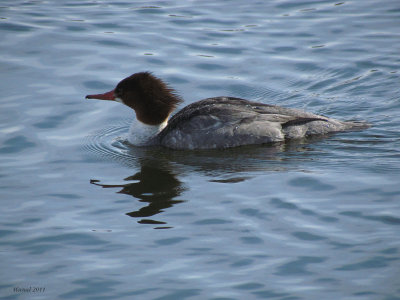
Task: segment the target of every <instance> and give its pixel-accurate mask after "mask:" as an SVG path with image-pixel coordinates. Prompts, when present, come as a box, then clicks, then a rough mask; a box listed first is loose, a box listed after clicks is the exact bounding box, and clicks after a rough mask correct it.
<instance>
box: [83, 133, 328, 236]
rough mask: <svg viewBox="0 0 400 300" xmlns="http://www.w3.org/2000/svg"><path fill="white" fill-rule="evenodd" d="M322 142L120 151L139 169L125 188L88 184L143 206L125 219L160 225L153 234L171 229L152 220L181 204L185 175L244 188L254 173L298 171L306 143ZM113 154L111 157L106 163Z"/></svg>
mask: <svg viewBox="0 0 400 300" xmlns="http://www.w3.org/2000/svg"><path fill="white" fill-rule="evenodd" d="M320 139H322V137H313V138H312V139H303V140H296V141H291V142H286V143H277V144H273V145H253V146H246V147H238V148H231V149H224V150H205V151H175V150H169V149H166V148H161V147H154V148H152V147H149V148H140V147H131V146H130V145H129V146H126V148H122V149H123V150H125V152H124V154H123V156H122V157H123V161H124V164H125V165H127V166H129V167H132V168H134V169H136V170H137V169H139V170H140V171H139V172H136V173H135V174H134V175H132V176H129V177H127V178H124V181H126V182H127V183H124V184H117V185H115V184H114V185H111V184H104V183H100V181H99V180H95V179H92V180H91V181H90V182H91V183H92V184H94V185H97V186H101V187H103V188H120V189H119V190H118V192H117V193H121V194H127V195H131V196H132V197H134V198H135V199H139V201H140V202H144V203H146V204H147V205H146V206H144V207H142V208H140V209H139V210H135V211H131V212H128V213H126V215H128V216H130V217H133V218H139V221H138V223H141V224H155V225H159V226H158V227H156V228H157V229H161V228H171V227H170V226H169V225H166V223H165V222H163V221H159V220H156V219H154V217H153V216H155V215H157V214H160V213H161V212H163V211H164V210H165V209H167V208H170V207H172V206H174V205H175V204H178V203H181V202H184V200H181V199H179V197H180V196H181V194H182V193H183V192H184V191H185V189H186V188H185V186H184V184H183V183H182V182H181V181H180V180H179V179H178V175H177V174H179V176H180V177H181V178H182V177H184V176H185V174H189V173H190V174H193V173H197V174H201V175H202V176H206V177H208V178H209V180H208V181H209V182H213V183H222V184H234V183H237V182H243V181H246V180H248V179H249V178H251V177H252V176H254V175H255V174H256V173H257V172H263V173H264V172H285V171H287V170H290V169H296V168H297V163H296V162H300V161H301V160H303V159H307V158H308V157H310V154H307V153H311V154H312V152H313V150H312V148H310V149H309V148H308V145H309V143H310V142H318V141H319V140H320ZM114 156H115V153H114V152H110V157H114Z"/></svg>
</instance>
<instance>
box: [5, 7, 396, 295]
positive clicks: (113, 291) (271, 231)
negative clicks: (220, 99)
mask: <svg viewBox="0 0 400 300" xmlns="http://www.w3.org/2000/svg"><path fill="white" fill-rule="evenodd" d="M0 6H1V7H0V34H1V40H2V41H1V46H0V53H1V55H0V68H1V73H0V74H1V81H0V86H1V95H2V97H1V99H0V109H1V113H0V120H1V121H0V161H1V162H0V165H1V168H0V187H1V189H0V195H1V196H0V199H1V204H2V209H1V212H0V224H1V228H0V235H1V240H0V243H1V246H0V258H1V260H0V264H1V268H0V270H1V271H0V297H2V298H1V299H400V288H399V286H400V280H399V278H400V261H399V259H400V252H399V251H400V238H399V228H400V227H399V225H400V216H399V214H400V205H399V194H400V187H399V175H400V172H399V171H400V160H399V159H400V152H399V146H400V143H399V137H400V134H399V128H400V101H399V99H400V98H399V95H400V93H399V92H400V86H399V82H400V81H399V74H400V73H399V72H400V70H399V67H400V52H399V50H400V34H399V30H398V29H399V25H400V4H399V3H398V2H397V1H390V0H384V1H379V2H378V1H368V0H367V1H343V2H335V1H304V0H303V1H288V0H282V1H237V0H232V1H154V2H148V1H134V2H133V1H124V0H122V1H118V2H115V1H73V0H60V1H39V0H38V1H33V0H32V1H20V0H13V1H7V0H3V1H2V2H1V4H0ZM146 70H149V71H152V72H154V73H155V74H156V75H157V76H159V77H161V78H163V79H165V80H166V81H167V82H169V83H170V85H171V86H173V87H175V88H176V89H177V91H178V92H179V93H180V94H181V95H182V96H183V98H185V100H186V104H187V103H191V102H193V101H196V100H199V99H202V98H206V97H210V96H220V95H225V96H236V97H243V98H247V99H252V100H257V101H262V102H264V103H270V104H279V105H283V106H288V107H297V108H302V109H305V110H308V111H312V112H315V113H319V114H325V115H329V116H331V117H335V118H338V119H357V120H367V121H368V122H370V123H372V124H373V127H372V128H370V129H368V130H365V131H361V132H351V133H342V134H337V135H334V136H330V137H327V138H322V139H309V140H305V141H297V142H292V143H288V144H283V145H274V146H249V147H242V148H237V149H229V150H224V151H172V150H165V149H161V148H150V149H141V148H132V147H129V146H128V145H126V143H125V142H124V138H123V136H124V134H125V133H126V131H127V129H128V126H129V122H130V119H131V116H132V112H131V111H130V110H129V109H128V108H126V107H123V106H122V105H120V104H118V103H111V102H110V103H108V102H107V103H106V102H102V101H94V100H92V101H89V100H84V96H85V95H86V94H90V93H99V92H105V91H107V90H109V89H111V88H113V87H114V85H115V84H116V83H117V82H118V81H119V80H120V79H122V78H124V77H126V76H127V75H130V74H131V73H134V72H138V71H146ZM35 287H36V288H39V289H36V290H34V288H35Z"/></svg>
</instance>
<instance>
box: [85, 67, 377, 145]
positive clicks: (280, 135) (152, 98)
mask: <svg viewBox="0 0 400 300" xmlns="http://www.w3.org/2000/svg"><path fill="white" fill-rule="evenodd" d="M86 99H100V100H113V101H118V102H120V103H122V104H125V105H127V106H129V107H130V108H133V109H134V111H135V112H136V119H135V120H134V122H133V123H132V125H131V127H130V129H129V135H128V142H129V143H131V144H133V145H136V146H149V145H161V146H165V147H168V148H173V149H212V148H229V147H236V146H242V145H251V144H264V143H274V142H282V141H284V140H287V139H298V138H302V137H305V136H310V135H323V134H327V133H332V132H339V131H346V130H358V129H364V128H367V127H369V126H368V124H366V123H364V122H350V121H349V122H344V121H339V120H336V119H332V118H328V117H325V116H321V115H316V114H312V113H309V112H304V111H302V110H298V109H294V108H285V107H280V106H275V105H269V104H264V103H259V102H253V101H249V100H244V99H240V98H234V97H214V98H207V99H204V100H200V101H197V102H194V103H192V104H190V105H188V106H186V107H184V108H183V109H182V110H180V111H179V112H178V113H176V114H175V115H173V116H172V117H171V118H170V119H169V116H170V115H171V113H172V112H173V111H174V109H175V108H176V107H177V106H178V104H179V103H181V102H182V99H181V98H180V97H179V96H178V95H177V94H176V93H175V91H174V90H173V89H171V88H170V87H169V86H168V85H167V84H165V83H164V82H163V81H162V80H161V79H159V78H157V77H155V76H154V75H152V74H151V73H149V72H140V73H135V74H133V75H131V76H129V77H127V78H125V79H123V80H122V81H120V82H119V83H118V84H117V86H116V88H115V89H113V90H111V91H109V92H107V93H104V94H97V95H87V96H86Z"/></svg>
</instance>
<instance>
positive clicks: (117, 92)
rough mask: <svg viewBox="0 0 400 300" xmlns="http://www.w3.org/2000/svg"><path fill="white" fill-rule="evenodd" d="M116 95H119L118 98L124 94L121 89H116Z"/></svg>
mask: <svg viewBox="0 0 400 300" xmlns="http://www.w3.org/2000/svg"><path fill="white" fill-rule="evenodd" d="M114 94H115V95H117V96H118V95H121V94H122V89H121V88H116V89H115V91H114Z"/></svg>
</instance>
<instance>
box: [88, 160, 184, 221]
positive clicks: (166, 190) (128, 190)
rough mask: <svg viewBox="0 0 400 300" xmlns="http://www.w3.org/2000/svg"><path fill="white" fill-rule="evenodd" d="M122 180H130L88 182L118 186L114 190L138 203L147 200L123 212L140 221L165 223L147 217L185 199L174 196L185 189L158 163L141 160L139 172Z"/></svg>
mask: <svg viewBox="0 0 400 300" xmlns="http://www.w3.org/2000/svg"><path fill="white" fill-rule="evenodd" d="M124 181H128V182H129V183H126V184H119V185H118V184H117V185H109V184H101V183H100V182H99V181H98V180H91V181H90V182H91V183H92V184H95V185H98V186H101V187H103V188H121V189H120V190H119V191H118V192H117V193H120V194H127V195H131V196H132V197H134V198H136V199H139V201H140V202H144V203H147V205H146V206H144V207H142V208H140V209H139V210H135V211H131V212H128V213H126V215H128V216H130V217H134V218H141V219H140V220H139V221H138V222H139V223H141V224H158V225H162V224H166V223H165V222H162V221H157V220H154V219H150V218H149V217H152V216H154V215H157V214H159V213H161V212H163V211H164V209H166V208H169V207H172V206H173V205H175V204H178V203H181V202H184V200H178V199H176V198H177V197H179V196H180V195H181V193H182V192H183V191H184V187H183V185H182V183H181V182H180V181H179V180H178V179H177V178H176V176H175V174H173V172H172V171H171V170H170V169H169V168H166V166H165V165H161V166H159V165H155V164H154V163H151V162H147V161H142V162H141V167H140V171H139V172H137V173H136V174H134V175H132V176H129V177H127V178H124ZM132 181H133V182H132ZM157 228H169V227H167V226H163V227H157Z"/></svg>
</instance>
